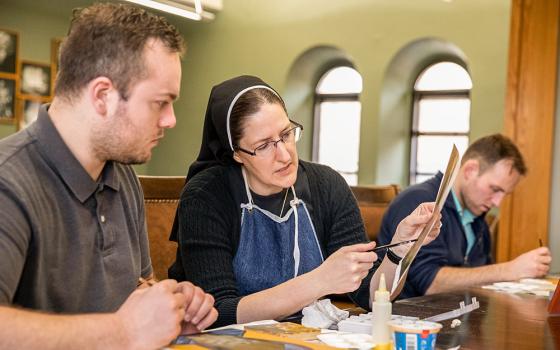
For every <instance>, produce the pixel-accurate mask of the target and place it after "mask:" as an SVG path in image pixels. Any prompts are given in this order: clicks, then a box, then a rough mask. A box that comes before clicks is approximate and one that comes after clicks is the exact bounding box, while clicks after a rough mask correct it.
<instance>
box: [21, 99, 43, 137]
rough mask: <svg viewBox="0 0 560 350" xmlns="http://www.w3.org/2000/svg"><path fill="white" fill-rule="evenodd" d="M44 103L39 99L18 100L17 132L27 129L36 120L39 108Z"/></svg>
mask: <svg viewBox="0 0 560 350" xmlns="http://www.w3.org/2000/svg"><path fill="white" fill-rule="evenodd" d="M43 103H44V101H42V100H41V99H28V98H26V99H21V98H20V99H18V114H17V115H18V118H17V119H18V130H21V129H23V128H25V127H27V126H28V125H29V124H31V123H33V122H34V121H35V120H36V119H37V115H38V114H39V107H41V105H42V104H43Z"/></svg>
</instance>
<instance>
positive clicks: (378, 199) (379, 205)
mask: <svg viewBox="0 0 560 350" xmlns="http://www.w3.org/2000/svg"><path fill="white" fill-rule="evenodd" d="M351 189H352V192H353V193H354V197H356V200H357V201H358V205H359V207H360V213H361V214H362V219H363V220H364V225H365V226H366V233H367V235H368V237H369V239H370V241H375V240H376V238H377V234H378V233H379V228H380V227H381V220H382V219H383V214H384V213H385V210H386V209H387V207H388V206H389V204H390V203H391V201H392V200H393V198H395V197H396V196H397V194H399V191H400V188H399V185H386V186H351Z"/></svg>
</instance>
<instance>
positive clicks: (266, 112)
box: [169, 76, 439, 327]
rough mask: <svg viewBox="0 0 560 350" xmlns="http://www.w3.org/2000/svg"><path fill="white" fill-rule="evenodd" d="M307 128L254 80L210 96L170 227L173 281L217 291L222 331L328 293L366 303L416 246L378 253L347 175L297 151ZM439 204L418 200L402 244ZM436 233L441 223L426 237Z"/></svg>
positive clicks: (399, 235) (231, 83) (400, 230)
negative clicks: (174, 250) (198, 145)
mask: <svg viewBox="0 0 560 350" xmlns="http://www.w3.org/2000/svg"><path fill="white" fill-rule="evenodd" d="M302 135H303V126H302V125H301V124H299V123H298V122H297V121H296V120H292V119H290V118H289V117H288V114H287V111H286V107H285V105H284V101H283V100H282V98H281V97H280V95H279V94H278V92H276V91H275V90H274V89H273V88H271V87H270V86H269V85H268V84H266V83H265V82H264V81H262V80H261V79H259V78H257V77H253V76H239V77H236V78H233V79H230V80H227V81H224V82H222V83H221V84H218V85H216V86H214V88H213V89H212V91H211V93H210V98H209V101H208V107H207V110H206V115H205V120H204V129H203V137H202V145H201V148H200V153H199V155H198V158H197V160H196V161H195V162H194V163H192V164H191V166H190V167H189V171H188V175H187V183H186V185H185V188H184V189H183V192H182V195H181V199H180V201H179V205H178V208H177V214H176V217H175V223H174V225H173V230H172V233H171V239H172V240H174V241H177V243H178V249H177V256H176V260H175V262H174V263H173V265H172V266H171V267H170V268H169V277H170V278H174V279H176V280H178V281H185V280H187V281H191V282H192V283H194V284H196V285H199V286H200V287H201V288H203V289H204V290H205V291H206V292H208V293H210V294H212V295H213V296H214V298H215V301H216V303H215V307H216V308H217V310H218V312H219V316H218V320H217V321H216V323H215V324H214V326H215V327H217V326H224V325H228V324H233V323H246V322H251V321H256V320H264V319H275V320H281V319H283V318H285V317H287V316H290V315H292V314H294V313H297V312H299V311H300V310H301V309H302V308H303V307H305V306H307V305H309V304H311V303H313V302H314V301H315V300H317V299H319V298H322V297H324V296H327V295H330V294H341V293H348V296H349V297H350V298H351V300H352V301H353V302H354V303H356V304H357V305H359V306H361V307H363V308H365V309H369V308H370V306H371V303H370V294H371V291H374V290H376V289H377V285H378V283H379V278H380V276H381V273H384V274H385V277H386V280H387V281H392V280H393V276H394V274H395V269H396V267H397V265H398V263H399V261H400V259H401V258H402V257H403V256H404V255H405V254H406V252H407V251H408V249H410V245H407V246H405V245H403V246H399V247H396V248H393V249H392V250H389V251H388V252H387V254H386V257H385V258H384V259H383V261H377V260H378V259H377V255H376V254H375V253H374V252H372V249H373V248H374V247H375V243H374V242H368V239H367V236H366V233H365V228H364V224H363V222H362V219H361V216H360V211H359V208H358V205H357V202H356V200H355V198H354V196H353V195H352V192H351V190H350V188H349V187H348V185H347V183H346V182H345V180H344V179H343V178H342V176H340V175H339V174H338V173H337V172H336V171H334V170H332V169H331V168H329V167H327V166H324V165H320V164H315V163H310V162H306V161H303V160H300V159H299V158H298V153H297V149H296V143H297V142H298V141H299V140H300V139H301V137H302ZM432 211H433V203H424V204H421V205H420V206H419V207H418V208H417V209H416V210H415V211H414V212H413V213H411V215H409V216H408V217H406V218H405V219H403V221H402V222H401V223H400V225H399V226H398V227H397V232H396V233H395V235H394V237H393V242H400V241H406V240H410V239H413V238H415V237H417V236H418V234H419V233H420V231H421V230H422V228H423V227H424V226H425V224H426V223H427V222H428V220H429V219H430V217H431V215H432ZM438 233H439V225H436V228H435V229H433V230H432V231H431V232H430V234H429V236H428V238H427V239H426V241H425V244H427V243H429V242H430V241H432V240H433V239H434V238H435V237H436V236H437V234H438ZM390 285H391V283H389V287H390ZM193 322H196V320H193Z"/></svg>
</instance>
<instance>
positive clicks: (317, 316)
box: [301, 299, 350, 328]
mask: <svg viewBox="0 0 560 350" xmlns="http://www.w3.org/2000/svg"><path fill="white" fill-rule="evenodd" d="M301 313H302V314H303V318H302V319H301V324H302V325H304V326H306V327H315V328H329V327H330V326H331V325H332V324H335V323H338V322H339V321H342V320H344V319H346V318H348V316H349V315H350V313H349V312H348V311H344V310H340V309H339V308H337V307H336V306H334V305H333V304H332V303H331V300H330V299H321V300H317V301H315V302H314V303H313V304H311V305H309V306H306V307H304V308H303V310H302V311H301Z"/></svg>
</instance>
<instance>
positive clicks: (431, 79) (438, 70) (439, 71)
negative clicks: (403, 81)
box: [414, 62, 472, 91]
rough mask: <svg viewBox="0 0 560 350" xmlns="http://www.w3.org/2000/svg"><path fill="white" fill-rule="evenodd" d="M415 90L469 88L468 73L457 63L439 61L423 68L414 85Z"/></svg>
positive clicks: (470, 84)
mask: <svg viewBox="0 0 560 350" xmlns="http://www.w3.org/2000/svg"><path fill="white" fill-rule="evenodd" d="M414 89H415V90H416V91H437V90H470V89H472V81H471V77H470V76H469V73H468V72H467V71H466V70H465V69H464V68H463V67H461V66H460V65H458V64H457V63H452V62H440V63H436V64H434V65H432V66H430V67H428V68H427V69H426V70H424V71H423V72H422V73H421V74H420V76H418V79H417V80H416V84H415V86H414Z"/></svg>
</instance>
